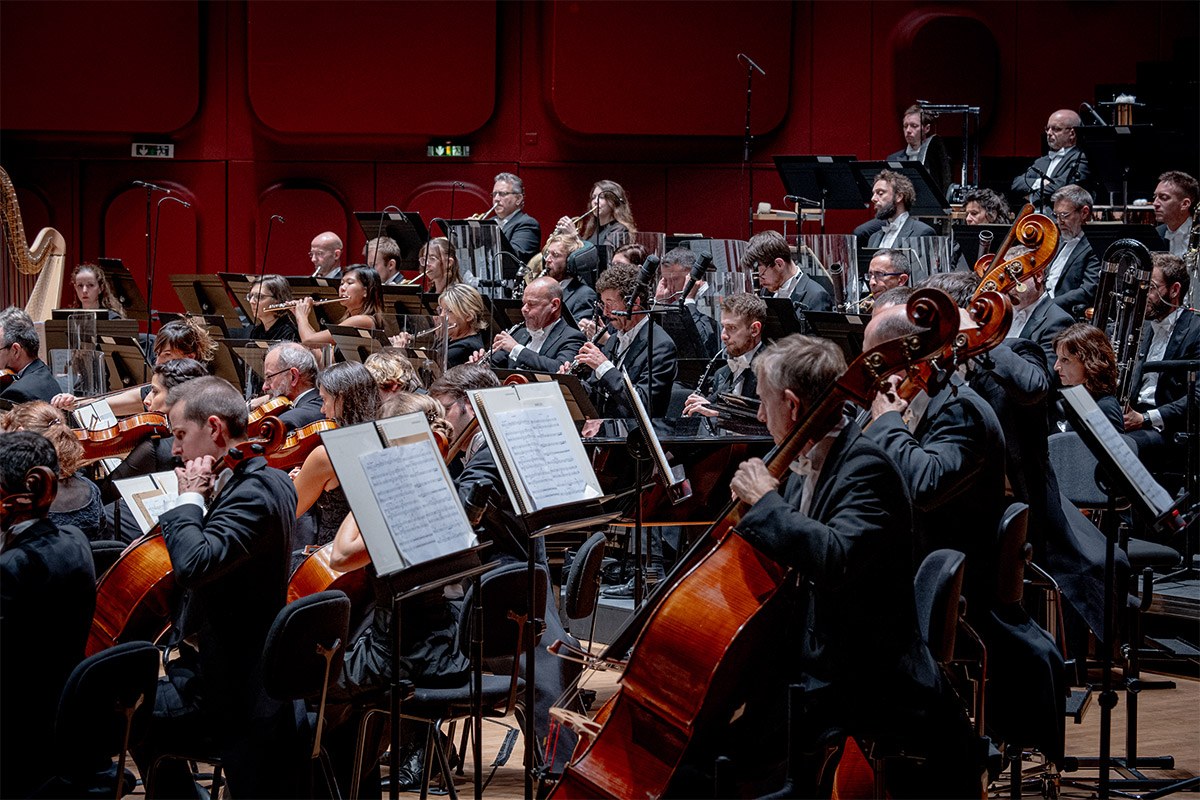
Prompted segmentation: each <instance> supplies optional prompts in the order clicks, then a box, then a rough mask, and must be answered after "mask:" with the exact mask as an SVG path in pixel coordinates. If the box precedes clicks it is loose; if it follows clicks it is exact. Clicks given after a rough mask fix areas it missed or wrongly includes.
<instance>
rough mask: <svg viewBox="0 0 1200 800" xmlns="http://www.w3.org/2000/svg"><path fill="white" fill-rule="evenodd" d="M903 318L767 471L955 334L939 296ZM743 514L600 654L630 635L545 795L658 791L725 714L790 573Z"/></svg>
mask: <svg viewBox="0 0 1200 800" xmlns="http://www.w3.org/2000/svg"><path fill="white" fill-rule="evenodd" d="M908 313H909V317H910V319H912V320H913V322H915V323H916V324H917V325H920V326H922V327H923V328H924V331H922V332H920V333H917V334H913V335H911V336H905V337H901V338H899V339H894V340H891V341H888V342H884V343H883V344H881V345H880V346H879V347H877V348H875V349H873V350H871V351H869V352H866V353H863V354H862V355H860V356H859V357H858V358H856V359H855V360H854V362H853V363H851V364H850V366H849V367H848V368H847V370H846V372H845V373H844V374H843V375H842V377H841V378H839V379H838V380H837V381H836V382H835V383H834V384H833V385H832V386H830V387H829V388H827V389H826V390H825V392H824V393H823V394H822V396H821V398H820V399H819V400H818V401H817V402H816V403H814V405H813V407H812V409H811V410H810V411H809V412H808V414H807V416H806V417H805V418H803V419H801V420H799V421H798V422H797V423H796V425H795V426H794V427H793V429H792V430H791V431H790V432H789V434H788V435H787V436H786V437H785V439H784V440H783V441H782V442H781V443H780V444H779V445H778V446H777V447H776V448H775V449H774V450H773V451H772V452H771V453H770V454H769V455H768V456H767V458H766V459H765V463H766V465H767V469H768V470H769V471H770V472H771V474H772V475H774V476H775V477H776V478H780V477H782V476H784V475H786V473H787V471H788V467H789V465H790V464H791V463H792V462H793V461H795V459H796V457H797V456H798V455H799V454H800V453H801V452H802V451H803V449H804V447H805V446H806V445H807V444H808V443H809V442H810V441H811V440H812V439H813V438H815V437H817V436H819V435H820V434H822V433H823V431H824V427H823V426H827V424H828V422H829V419H830V418H831V416H834V415H836V414H838V413H841V408H842V405H843V403H844V401H845V400H847V399H849V400H852V401H854V402H855V403H858V404H859V405H864V406H865V405H869V404H870V402H871V400H872V398H873V397H874V396H875V394H876V392H877V391H879V390H880V389H881V388H882V387H883V386H884V385H885V383H886V379H887V377H888V376H889V375H891V374H892V373H894V372H897V371H899V370H901V369H903V368H905V367H907V366H908V365H910V364H911V363H913V362H915V361H919V360H922V359H925V358H929V357H932V356H935V355H937V354H939V353H941V352H942V351H943V349H944V348H945V346H946V344H947V342H948V341H949V340H950V339H951V338H952V337H953V336H954V335H955V334H956V332H957V330H958V310H957V307H956V306H955V305H954V302H953V301H952V300H951V299H950V298H949V297H948V296H947V295H946V294H944V293H943V292H941V291H938V290H935V289H921V290H918V291H917V292H916V293H915V294H914V295H913V297H912V298H911V299H910V300H909V303H908ZM747 510H748V508H747V506H746V505H745V504H744V503H741V502H739V501H735V502H732V503H730V505H729V506H728V507H727V510H726V512H725V513H724V514H723V515H722V517H721V518H720V519H719V520H718V521H717V523H716V524H715V525H713V526H712V528H710V529H709V531H708V534H707V535H706V536H704V537H703V538H701V539H700V540H699V541H698V542H697V544H696V545H695V546H694V547H693V548H692V549H691V550H690V551H689V552H688V553H687V555H686V556H685V558H684V559H683V561H682V562H681V563H680V564H679V565H677V566H676V567H675V568H674V569H673V570H672V571H671V574H670V575H669V576H668V577H667V579H666V580H665V581H664V582H662V583H661V584H660V588H659V589H658V590H657V591H655V593H654V594H653V595H652V596H651V597H650V599H649V600H648V602H647V603H646V605H645V606H643V607H642V609H641V610H640V611H638V612H636V613H635V614H634V615H633V616H632V617H631V618H630V620H629V622H628V623H627V624H626V626H625V627H624V628H623V629H622V630H621V631H620V632H619V633H618V635H617V637H616V640H615V641H614V643H613V644H612V645H610V646H609V648H608V649H607V651H606V653H605V654H602V656H601V658H602V659H604V658H610V659H611V658H612V656H611V655H610V654H613V655H615V657H617V658H619V657H621V656H623V655H624V653H625V652H626V651H627V650H628V649H629V647H630V644H631V638H632V639H636V642H635V643H632V644H633V649H632V652H631V654H630V656H629V659H628V662H627V665H626V668H625V673H624V676H623V677H622V679H621V687H620V689H619V690H618V692H617V694H615V695H614V696H613V698H612V699H611V700H610V701H609V703H608V704H607V705H606V706H605V708H604V709H602V712H601V715H599V716H598V717H597V723H599V727H598V728H597V727H596V726H595V724H594V723H593V724H589V725H584V726H579V727H580V728H581V730H580V734H581V735H580V741H579V745H578V746H577V748H576V754H575V757H574V759H573V761H572V762H571V763H570V764H568V766H567V768H566V770H565V771H564V772H563V776H562V778H561V779H560V780H559V782H558V783H557V784H556V786H555V787H554V789H553V791H552V792H551V796H552V797H559V798H576V797H579V798H596V797H605V798H626V797H635V796H637V797H646V798H654V797H660V796H661V795H662V794H663V793H664V792H665V791H666V790H667V788H668V786H669V784H670V782H671V780H672V777H673V775H674V773H675V771H676V769H677V768H678V767H679V765H680V763H681V762H682V760H683V757H684V754H685V752H686V751H687V748H688V745H689V744H690V742H691V741H692V740H693V739H694V738H695V737H696V735H697V733H698V731H702V730H703V729H704V728H705V727H706V726H707V725H709V724H712V723H713V722H715V721H717V720H719V719H721V717H720V715H721V714H722V713H723V712H724V711H727V710H728V709H727V708H726V705H727V700H728V699H729V698H730V697H731V695H732V693H733V691H734V690H735V687H736V685H737V683H738V681H739V678H740V677H741V676H740V672H741V669H742V667H743V666H744V665H745V663H746V662H747V660H748V657H749V653H750V650H751V647H750V646H749V642H748V640H747V636H749V635H750V634H752V633H753V632H755V629H756V627H757V626H756V624H755V623H756V621H757V620H760V619H762V618H763V617H764V616H765V615H764V614H763V612H764V610H765V609H767V608H768V606H771V605H773V601H774V600H775V598H777V597H778V596H779V595H780V589H781V588H783V586H784V585H785V583H786V581H787V578H788V576H789V571H788V570H787V569H786V568H785V567H783V566H781V565H780V564H778V563H776V562H774V561H772V560H771V559H769V558H767V557H766V556H764V555H763V554H762V553H760V552H759V551H758V550H756V549H755V548H754V546H753V545H751V544H750V543H749V542H748V541H746V540H745V539H743V538H742V537H741V536H739V535H736V533H735V529H736V528H737V525H738V522H739V521H740V519H741V518H742V515H743V514H744V513H745V512H746V511H747ZM601 717H602V718H603V721H602V722H600V720H601Z"/></svg>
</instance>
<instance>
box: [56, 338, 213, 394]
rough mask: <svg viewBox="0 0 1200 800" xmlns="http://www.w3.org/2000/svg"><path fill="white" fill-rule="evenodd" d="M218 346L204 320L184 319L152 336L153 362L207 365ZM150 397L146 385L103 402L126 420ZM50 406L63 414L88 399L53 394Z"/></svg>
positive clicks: (157, 363) (132, 388)
mask: <svg viewBox="0 0 1200 800" xmlns="http://www.w3.org/2000/svg"><path fill="white" fill-rule="evenodd" d="M218 347H219V345H218V344H217V343H216V342H215V341H214V340H213V338H212V335H211V334H209V332H208V327H207V326H206V325H205V324H204V321H203V320H201V319H197V318H196V317H184V318H183V319H179V320H175V321H174V322H168V323H167V324H166V325H163V326H162V327H161V328H160V329H159V331H158V333H157V334H156V335H155V337H154V363H155V365H159V364H165V363H167V362H168V361H174V360H175V359H179V358H191V359H195V360H196V361H199V362H201V363H203V364H205V365H208V364H210V363H212V360H213V357H214V356H216V354H217V349H218ZM149 394H150V386H149V385H146V386H134V387H131V388H129V389H126V390H125V391H123V392H120V393H118V394H115V395H111V396H109V397H106V398H105V400H106V401H107V402H108V407H109V408H110V409H111V410H112V412H113V414H114V415H116V416H118V417H128V416H130V415H131V414H138V413H140V412H141V411H143V410H144V409H145V399H146V396H147V395H149ZM51 403H52V404H53V405H54V406H55V407H57V408H61V409H63V410H64V411H73V410H74V409H75V407H76V406H79V405H85V404H87V403H88V399H87V398H76V397H75V395H72V394H56V395H55V396H54V399H53V400H51Z"/></svg>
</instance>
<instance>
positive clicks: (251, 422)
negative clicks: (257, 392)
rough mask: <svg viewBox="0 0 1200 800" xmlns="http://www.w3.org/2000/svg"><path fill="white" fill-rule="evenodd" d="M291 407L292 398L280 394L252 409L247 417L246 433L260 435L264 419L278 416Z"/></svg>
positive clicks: (253, 435) (252, 435)
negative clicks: (259, 430) (259, 431)
mask: <svg viewBox="0 0 1200 800" xmlns="http://www.w3.org/2000/svg"><path fill="white" fill-rule="evenodd" d="M291 407H292V400H291V398H289V397H284V396H280V397H272V398H271V399H270V400H268V401H267V402H265V403H263V404H262V405H261V406H259V407H258V408H255V409H253V410H251V412H250V414H249V415H248V416H247V418H246V435H247V436H250V437H256V436H258V429H259V428H260V427H261V426H262V421H263V420H264V419H266V418H267V417H278V416H279V415H280V414H282V413H283V412H285V411H287V410H288V409H289V408H291Z"/></svg>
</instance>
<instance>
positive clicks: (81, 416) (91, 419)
mask: <svg viewBox="0 0 1200 800" xmlns="http://www.w3.org/2000/svg"><path fill="white" fill-rule="evenodd" d="M72 413H74V414H75V421H76V422H78V423H79V427H81V428H83V429H84V430H85V431H102V430H104V429H105V428H111V427H112V426H113V425H116V424H117V415H116V414H114V413H113V410H112V408H110V407H109V405H108V401H107V400H97V401H95V402H94V403H88V404H87V405H82V406H76V408H75V410H74V412H72ZM100 463H101V464H102V465H104V469H105V470H106V471H108V472H112V471H113V470H114V469H116V468H117V467H119V466H121V459H120V458H102V459H100Z"/></svg>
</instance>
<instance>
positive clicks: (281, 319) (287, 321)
mask: <svg viewBox="0 0 1200 800" xmlns="http://www.w3.org/2000/svg"><path fill="white" fill-rule="evenodd" d="M243 330H244V331H245V337H246V338H247V339H260V340H263V341H268V342H298V341H300V331H299V330H298V329H297V328H296V319H295V318H294V317H293V316H292V315H291V314H282V315H280V316H278V317H276V318H275V322H274V323H273V324H272V325H271V327H270V328H266V327H263V324H262V323H261V322H259V323H256V324H255V325H254V327H252V328H248V329H243Z"/></svg>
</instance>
